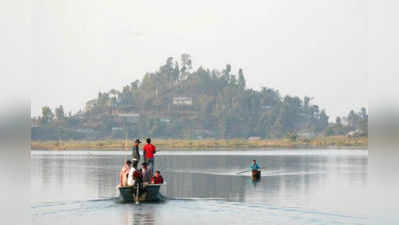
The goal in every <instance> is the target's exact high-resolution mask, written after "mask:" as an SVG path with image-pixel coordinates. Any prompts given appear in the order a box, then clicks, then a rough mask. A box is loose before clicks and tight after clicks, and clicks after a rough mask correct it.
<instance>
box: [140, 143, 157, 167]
mask: <svg viewBox="0 0 399 225" xmlns="http://www.w3.org/2000/svg"><path fill="white" fill-rule="evenodd" d="M146 141H147V144H146V145H145V146H144V148H143V155H144V162H146V163H147V165H148V167H149V168H150V169H151V173H153V172H154V154H155V153H156V148H155V146H154V145H153V144H151V138H147V140H146Z"/></svg>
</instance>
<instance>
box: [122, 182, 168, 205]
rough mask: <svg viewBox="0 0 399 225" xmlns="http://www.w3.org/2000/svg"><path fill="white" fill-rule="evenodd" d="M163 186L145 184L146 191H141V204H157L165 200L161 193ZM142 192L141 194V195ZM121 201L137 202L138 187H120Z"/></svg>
mask: <svg viewBox="0 0 399 225" xmlns="http://www.w3.org/2000/svg"><path fill="white" fill-rule="evenodd" d="M160 188H161V184H144V190H139V199H138V200H139V202H156V201H161V200H163V197H162V195H161V194H160V193H159V189H160ZM140 192H141V193H140ZM119 193H120V199H121V200H122V201H124V202H135V201H136V193H137V188H136V186H128V187H119Z"/></svg>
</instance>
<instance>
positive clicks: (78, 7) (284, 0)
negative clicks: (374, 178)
mask: <svg viewBox="0 0 399 225" xmlns="http://www.w3.org/2000/svg"><path fill="white" fill-rule="evenodd" d="M367 10H368V8H367V1H364V0H302V1H298V0H267V1H231V0H229V1H228V0H201V1H189V0H187V1H181V0H180V1H177V0H168V1H144V0H140V1H138V0H118V1H109V0H83V1H82V0H69V1H65V0H57V1H54V0H37V1H35V4H34V5H33V26H32V30H33V40H32V41H33V53H34V59H33V64H34V66H33V75H34V76H33V79H32V81H31V82H32V86H33V87H34V90H33V93H32V94H31V103H32V105H31V107H32V108H31V111H32V115H33V116H37V115H39V114H40V112H41V107H42V106H44V105H48V106H50V107H52V108H54V107H56V106H58V105H63V106H64V108H65V110H66V111H67V112H68V111H72V112H76V111H78V110H79V109H80V108H82V107H84V104H85V102H86V101H88V100H90V99H93V98H95V97H96V96H97V93H98V92H99V91H102V92H104V91H109V90H110V89H112V88H116V89H121V88H122V86H124V85H126V84H130V82H132V81H134V80H136V79H139V80H141V79H142V78H143V76H144V73H145V72H152V71H154V70H156V69H158V68H159V66H160V65H161V64H163V63H164V62H165V60H166V58H167V57H169V56H173V57H175V58H177V59H180V55H181V54H182V53H189V54H191V56H192V59H193V64H194V68H196V67H197V66H200V65H204V66H207V67H209V68H218V69H223V68H224V67H225V65H226V64H227V63H229V64H231V65H232V67H233V70H234V71H235V72H237V70H238V68H243V69H244V74H245V75H246V78H247V86H248V87H249V88H253V89H260V87H262V86H267V87H270V88H274V89H278V90H280V93H281V94H283V95H285V94H290V95H295V96H299V97H301V98H302V97H304V96H310V97H314V101H313V102H314V103H316V104H318V105H319V106H320V107H321V108H322V109H326V110H327V113H328V114H329V115H330V116H331V117H332V118H331V119H334V118H335V117H336V116H338V115H340V116H342V115H346V114H347V113H348V111H349V110H350V109H356V110H358V109H360V107H361V106H366V107H367V105H368V92H367V86H368V81H367V79H368V77H367V13H368V12H367Z"/></svg>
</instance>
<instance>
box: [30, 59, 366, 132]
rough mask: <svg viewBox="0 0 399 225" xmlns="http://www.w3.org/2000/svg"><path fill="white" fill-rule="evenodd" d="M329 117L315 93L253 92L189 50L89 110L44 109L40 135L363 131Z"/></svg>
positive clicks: (239, 75)
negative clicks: (197, 63) (197, 61)
mask: <svg viewBox="0 0 399 225" xmlns="http://www.w3.org/2000/svg"><path fill="white" fill-rule="evenodd" d="M355 114H356V113H355ZM356 115H357V114H356ZM359 115H360V114H359ZM362 116H363V115H362ZM328 118H329V117H328V115H327V114H326V112H325V111H324V110H320V108H319V106H317V105H315V104H312V103H311V98H309V97H305V98H303V99H301V98H299V97H296V96H289V95H287V96H281V95H280V93H279V92H278V91H277V90H274V89H272V88H267V87H264V88H262V89H261V90H260V91H256V90H252V89H248V88H247V87H246V81H245V75H244V71H243V70H242V69H239V70H238V71H232V69H231V65H229V64H228V65H226V67H225V68H224V69H223V70H215V69H209V68H205V67H199V68H196V69H194V68H193V67H192V62H191V57H190V55H188V54H183V55H182V56H181V58H180V59H179V60H175V59H174V58H172V57H169V58H167V60H166V62H165V64H164V65H162V66H160V68H159V69H158V70H157V71H156V72H154V73H147V74H145V76H144V78H143V80H142V81H138V80H136V81H134V82H132V83H131V84H128V85H126V86H124V87H123V88H122V89H121V90H117V89H112V90H110V91H108V92H104V93H99V94H98V96H97V98H95V99H93V100H91V101H89V102H87V104H86V108H85V110H84V111H81V112H78V113H76V114H69V115H65V113H64V109H63V107H62V106H60V107H58V108H56V109H55V115H54V113H53V112H52V110H51V109H50V108H49V107H43V109H42V116H41V117H39V118H34V124H35V126H34V127H33V128H32V138H33V139H102V138H123V137H124V135H125V134H126V133H128V135H129V137H132V138H134V137H141V136H151V137H162V138H209V137H213V138H248V137H255V136H256V137H261V138H280V137H285V136H287V135H288V134H293V133H295V134H301V133H302V134H308V135H309V134H310V135H316V134H326V131H328V132H329V134H340V133H343V132H347V131H349V130H351V129H352V128H355V127H351V128H348V126H345V129H344V128H341V129H340V128H337V127H336V126H335V125H336V124H330V125H329V123H328ZM363 119H364V118H363ZM334 126H335V127H334ZM327 128H328V129H327Z"/></svg>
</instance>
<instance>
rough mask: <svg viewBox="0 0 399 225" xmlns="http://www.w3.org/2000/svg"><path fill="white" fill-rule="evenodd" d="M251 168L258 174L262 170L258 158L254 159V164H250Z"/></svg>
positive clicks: (253, 172)
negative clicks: (257, 161)
mask: <svg viewBox="0 0 399 225" xmlns="http://www.w3.org/2000/svg"><path fill="white" fill-rule="evenodd" d="M249 170H250V171H251V172H252V174H256V173H258V172H259V170H260V166H259V165H258V164H257V163H256V160H255V159H254V160H252V164H251V165H250V166H249Z"/></svg>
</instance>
